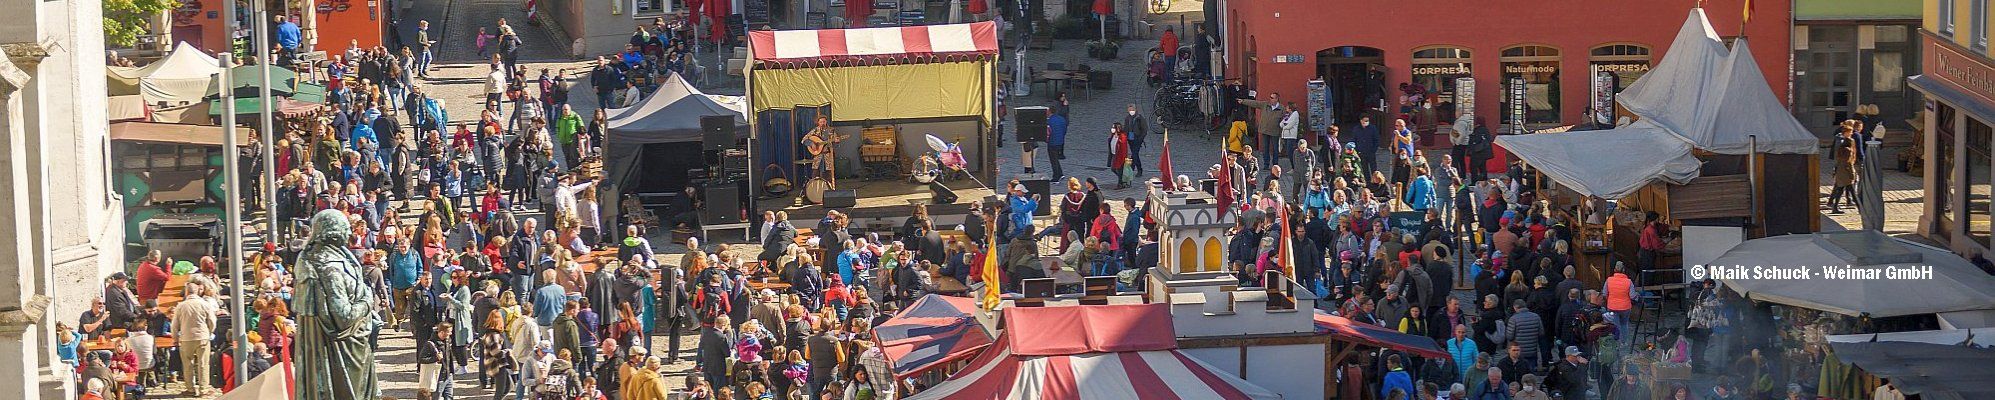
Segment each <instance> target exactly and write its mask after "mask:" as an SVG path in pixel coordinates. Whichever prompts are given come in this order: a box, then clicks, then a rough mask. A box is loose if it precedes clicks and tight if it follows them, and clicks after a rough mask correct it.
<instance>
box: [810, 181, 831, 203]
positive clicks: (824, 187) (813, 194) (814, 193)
mask: <svg viewBox="0 0 1995 400" xmlns="http://www.w3.org/2000/svg"><path fill="white" fill-rule="evenodd" d="M828 190H831V181H826V180H824V178H816V177H813V178H810V182H808V183H805V184H804V200H805V201H809V202H810V203H811V204H824V192H825V191H828Z"/></svg>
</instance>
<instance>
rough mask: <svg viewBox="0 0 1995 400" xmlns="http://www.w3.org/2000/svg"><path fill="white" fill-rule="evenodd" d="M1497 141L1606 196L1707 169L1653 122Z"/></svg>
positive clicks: (1568, 182)
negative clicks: (1602, 129)
mask: <svg viewBox="0 0 1995 400" xmlns="http://www.w3.org/2000/svg"><path fill="white" fill-rule="evenodd" d="M1496 143H1497V144H1498V145H1502V146H1503V149H1504V150H1508V151H1510V154H1513V155H1516V156H1517V158H1520V159H1523V160H1524V162H1528V163H1531V165H1532V166H1534V167H1537V168H1538V171H1539V172H1544V173H1545V174H1546V175H1550V176H1551V177H1552V179H1554V180H1557V181H1558V182H1559V183H1560V184H1563V185H1565V186H1567V187H1570V188H1572V190H1574V191H1577V192H1579V193H1580V194H1583V195H1587V196H1594V197H1599V198H1603V199H1620V198H1623V197H1627V196H1628V195H1630V194H1634V193H1635V191H1637V190H1640V189H1641V188H1642V187H1643V186H1647V185H1648V184H1649V182H1653V181H1656V180H1661V181H1664V182H1669V183H1677V184H1681V183H1685V182H1690V180H1691V179H1695V178H1697V174H1698V170H1699V169H1702V164H1701V163H1699V162H1698V161H1697V157H1695V156H1692V155H1690V142H1687V141H1684V140H1683V139H1682V138H1679V137H1677V136H1676V135H1672V134H1670V133H1669V132H1668V131H1665V130H1663V129H1662V127H1659V126H1656V125H1655V124H1654V123H1651V122H1649V121H1648V120H1642V121H1638V122H1636V123H1634V124H1630V125H1628V126H1624V127H1620V128H1615V129H1611V130H1605V131H1580V132H1568V133H1540V134H1533V135H1512V136H1499V137H1497V138H1496ZM1606 154H1613V155H1614V156H1612V157H1603V155H1606Z"/></svg>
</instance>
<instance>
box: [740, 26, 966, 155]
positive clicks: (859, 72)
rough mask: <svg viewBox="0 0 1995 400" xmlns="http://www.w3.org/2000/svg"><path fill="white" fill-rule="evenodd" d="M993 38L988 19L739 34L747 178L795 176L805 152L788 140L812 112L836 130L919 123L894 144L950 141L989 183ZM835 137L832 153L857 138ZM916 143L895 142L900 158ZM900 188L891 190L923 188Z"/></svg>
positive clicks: (849, 149) (915, 150) (854, 146)
mask: <svg viewBox="0 0 1995 400" xmlns="http://www.w3.org/2000/svg"><path fill="white" fill-rule="evenodd" d="M997 37H998V33H997V25H996V24H994V23H991V22H977V23H968V24H948V25H927V26H907V27H892V28H861V29H819V30H791V31H753V32H748V50H749V51H748V53H749V54H750V55H751V58H750V59H749V60H747V63H746V65H742V66H741V67H742V68H743V75H744V77H745V79H744V80H745V81H746V83H747V86H748V93H747V94H746V97H747V98H748V104H749V107H748V110H749V113H750V114H749V115H750V117H749V134H750V137H752V138H753V141H754V143H755V146H756V147H755V148H754V149H753V151H751V161H750V162H751V163H753V166H754V167H753V168H749V171H750V174H751V177H750V180H753V181H760V180H762V179H768V178H769V177H761V176H759V174H762V173H763V172H765V171H779V172H778V174H780V176H782V177H787V178H788V179H800V178H801V177H802V176H803V174H804V173H805V172H806V171H803V170H800V169H798V168H797V167H796V164H795V160H801V159H806V158H808V157H809V155H808V154H806V152H805V151H804V150H803V149H804V147H802V146H800V145H799V144H798V143H800V142H801V140H802V138H803V136H804V135H805V134H806V133H808V132H809V130H810V129H811V127H812V125H811V123H812V122H814V121H813V120H814V118H815V117H828V118H829V119H830V120H831V123H832V125H833V126H834V127H845V128H851V127H856V126H878V125H895V124H902V123H913V122H920V123H921V124H922V125H920V128H918V129H904V130H900V133H899V134H900V140H899V142H900V143H923V142H925V140H924V135H927V134H934V135H936V136H937V137H942V138H948V139H951V140H957V141H960V144H961V146H962V149H963V152H964V154H965V156H966V158H967V159H968V160H969V167H967V168H965V170H967V171H969V172H970V173H972V174H975V175H976V176H978V177H979V179H983V180H985V181H990V180H994V179H996V176H995V175H994V174H995V172H994V171H996V169H997V153H996V152H995V150H994V149H995V148H996V147H997V139H996V138H997V133H996V127H997V112H996V110H997V87H998V84H999V83H1000V82H999V80H998V78H997V76H998V75H997V59H998V50H999V48H998V41H997ZM799 113H802V114H799ZM799 115H801V116H799ZM792 118H802V119H795V120H793V119H792ZM799 121H802V122H799ZM845 143H846V144H841V145H839V147H838V148H839V149H840V150H838V151H840V152H841V153H840V154H839V156H841V157H843V156H845V155H847V154H853V153H855V152H857V151H858V146H859V141H847V142H845ZM923 149H925V147H922V146H901V147H900V156H901V157H902V158H906V159H915V158H917V157H919V156H920V155H921V154H920V153H922V152H925V150H923ZM910 188H911V189H908V190H906V191H903V192H901V194H915V193H919V192H926V191H927V189H925V188H921V187H914V186H910Z"/></svg>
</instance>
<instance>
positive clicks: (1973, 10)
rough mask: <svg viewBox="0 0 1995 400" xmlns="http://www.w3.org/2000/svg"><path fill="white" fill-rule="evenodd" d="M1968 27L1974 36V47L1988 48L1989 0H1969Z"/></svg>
mask: <svg viewBox="0 0 1995 400" xmlns="http://www.w3.org/2000/svg"><path fill="white" fill-rule="evenodd" d="M1969 1H1972V3H1969V11H1968V12H1969V14H1968V15H1967V20H1968V23H1967V27H1968V29H1970V30H1972V31H1973V32H1971V33H1970V34H1971V35H1972V36H1974V48H1977V49H1987V48H1988V0H1969Z"/></svg>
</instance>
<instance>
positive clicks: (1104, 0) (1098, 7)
mask: <svg viewBox="0 0 1995 400" xmlns="http://www.w3.org/2000/svg"><path fill="white" fill-rule="evenodd" d="M1094 13H1095V14H1096V15H1109V14H1114V13H1115V1H1114V0H1094Z"/></svg>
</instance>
